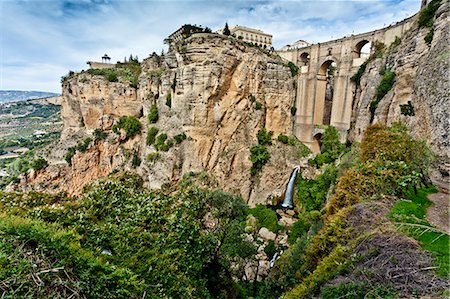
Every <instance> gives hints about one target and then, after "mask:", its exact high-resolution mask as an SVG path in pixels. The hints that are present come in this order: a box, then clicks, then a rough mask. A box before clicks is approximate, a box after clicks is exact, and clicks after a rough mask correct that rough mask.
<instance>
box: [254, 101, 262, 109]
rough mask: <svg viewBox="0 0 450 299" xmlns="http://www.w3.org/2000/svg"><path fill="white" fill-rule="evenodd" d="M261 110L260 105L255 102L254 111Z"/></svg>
mask: <svg viewBox="0 0 450 299" xmlns="http://www.w3.org/2000/svg"><path fill="white" fill-rule="evenodd" d="M261 108H262V104H261V103H260V102H258V101H256V102H255V109H256V110H261Z"/></svg>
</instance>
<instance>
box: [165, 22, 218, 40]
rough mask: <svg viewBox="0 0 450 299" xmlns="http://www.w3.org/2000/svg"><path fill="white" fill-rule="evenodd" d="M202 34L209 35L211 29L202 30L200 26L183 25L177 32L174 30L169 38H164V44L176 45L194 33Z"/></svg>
mask: <svg viewBox="0 0 450 299" xmlns="http://www.w3.org/2000/svg"><path fill="white" fill-rule="evenodd" d="M202 32H204V33H211V29H209V28H208V27H205V28H203V27H202V26H197V25H191V24H185V25H183V26H181V27H180V28H179V29H178V30H176V31H175V32H174V33H172V34H171V35H169V37H168V38H166V39H165V40H164V42H165V43H168V44H176V43H178V42H179V41H181V40H183V39H186V38H188V37H189V36H191V35H192V34H194V33H202Z"/></svg>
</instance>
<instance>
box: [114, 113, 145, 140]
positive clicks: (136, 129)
mask: <svg viewBox="0 0 450 299" xmlns="http://www.w3.org/2000/svg"><path fill="white" fill-rule="evenodd" d="M115 126H116V128H119V129H123V130H124V131H125V132H126V138H127V139H128V138H133V137H134V136H136V135H138V134H140V133H141V129H142V125H141V122H140V121H139V120H138V119H137V118H136V117H134V116H122V117H121V118H120V119H119V122H118V123H117V124H116V125H115Z"/></svg>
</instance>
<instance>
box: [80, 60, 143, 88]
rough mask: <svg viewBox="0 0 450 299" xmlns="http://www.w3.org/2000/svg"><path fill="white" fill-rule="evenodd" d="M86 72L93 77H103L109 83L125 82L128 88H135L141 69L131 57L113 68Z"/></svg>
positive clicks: (137, 62)
mask: <svg viewBox="0 0 450 299" xmlns="http://www.w3.org/2000/svg"><path fill="white" fill-rule="evenodd" d="M86 72H87V73H89V74H91V75H93V76H103V77H104V78H105V79H106V80H108V81H109V82H123V83H125V82H127V83H128V84H129V86H130V87H133V88H137V87H138V83H139V75H140V74H141V72H142V68H141V65H140V63H139V61H138V60H137V59H135V58H132V56H131V57H130V60H129V61H128V62H125V63H121V62H118V63H117V64H116V67H115V68H106V69H88V70H87V71H86Z"/></svg>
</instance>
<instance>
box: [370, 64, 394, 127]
mask: <svg viewBox="0 0 450 299" xmlns="http://www.w3.org/2000/svg"><path fill="white" fill-rule="evenodd" d="M394 82H395V73H394V72H392V71H389V70H387V71H384V72H383V74H382V76H381V80H380V83H379V84H378V86H377V88H376V91H375V94H376V96H375V100H373V101H372V102H370V106H369V110H370V114H371V119H372V120H373V117H374V115H375V111H376V110H377V107H378V103H380V101H381V100H382V99H383V97H384V96H385V95H386V94H387V93H388V92H389V90H391V88H392V86H394Z"/></svg>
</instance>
